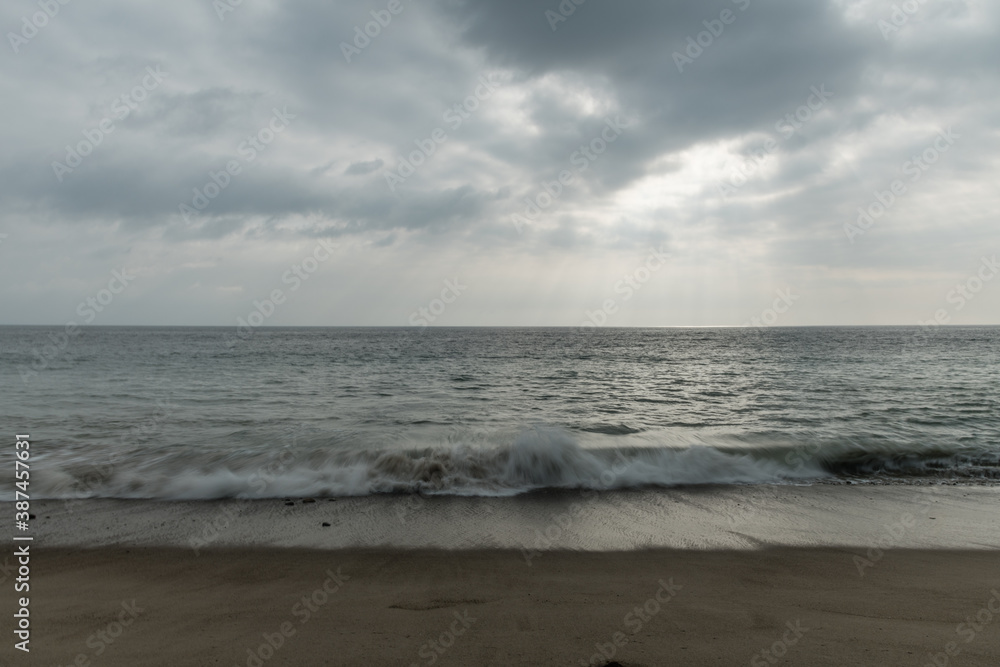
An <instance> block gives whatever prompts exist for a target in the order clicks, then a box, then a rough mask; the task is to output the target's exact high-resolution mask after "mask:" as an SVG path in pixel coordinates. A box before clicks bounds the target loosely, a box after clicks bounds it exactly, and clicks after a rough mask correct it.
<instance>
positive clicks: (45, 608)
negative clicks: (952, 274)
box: [0, 547, 1000, 667]
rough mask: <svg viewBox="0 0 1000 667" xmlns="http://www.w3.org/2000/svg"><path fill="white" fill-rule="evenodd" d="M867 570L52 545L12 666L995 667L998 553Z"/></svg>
mask: <svg viewBox="0 0 1000 667" xmlns="http://www.w3.org/2000/svg"><path fill="white" fill-rule="evenodd" d="M859 554H860V555H864V554H865V552H864V550H863V549H846V548H787V547H782V548H773V549H764V550H756V551H695V550H652V551H623V552H616V553H606V552H605V553H594V552H591V553H586V552H566V551H554V552H546V553H542V554H541V555H539V556H537V557H535V558H534V559H533V561H532V563H531V565H528V564H527V562H526V560H525V557H524V554H523V553H522V552H519V551H516V550H513V551H511V550H508V551H500V550H486V551H432V550H420V551H405V550H395V549H377V550H326V551H320V550H316V551H311V550H299V549H283V550H282V549H269V548H236V549H219V550H212V549H209V550H207V551H203V552H202V553H201V554H200V555H195V553H194V552H193V551H192V550H191V549H183V548H177V549H172V548H128V549H126V548H114V547H107V548H99V549H85V550H80V549H54V548H48V549H44V548H39V549H36V550H33V558H32V563H31V565H32V584H31V585H32V588H31V596H32V597H31V600H32V602H31V618H32V621H33V635H32V640H31V648H32V650H31V653H30V655H25V654H23V653H21V652H19V651H15V650H14V649H13V640H12V637H13V635H12V633H11V630H12V618H11V614H10V612H5V613H4V614H3V616H4V619H5V620H4V623H3V624H2V630H3V635H4V637H6V639H5V640H4V645H3V647H2V648H0V663H2V664H4V665H8V664H9V665H29V664H30V665H45V666H46V667H51V666H53V665H68V664H80V665H95V666H97V665H100V666H109V667H110V666H112V665H128V666H130V667H132V666H136V665H222V666H225V667H230V666H232V665H248V664H249V665H258V666H259V665H296V666H307V665H365V666H368V665H404V666H408V665H432V664H433V665H580V664H588V663H589V662H590V660H591V658H592V657H593V656H595V654H597V653H598V650H599V648H598V647H599V646H601V647H603V648H604V651H605V652H606V653H608V654H610V653H611V651H612V649H613V650H614V655H613V657H612V658H611V659H612V660H615V661H618V662H620V663H621V664H622V665H626V666H628V665H768V664H783V665H914V666H922V665H925V664H934V663H932V662H931V655H935V656H937V657H936V660H937V664H938V665H944V664H948V665H958V666H962V667H972V666H975V665H983V666H986V665H989V666H991V667H994V666H996V665H997V664H1000V614H998V613H993V612H992V611H989V605H988V602H989V601H990V598H991V596H993V595H996V596H997V599H996V600H995V601H994V602H992V607H993V609H994V610H998V611H1000V594H998V593H994V592H993V591H996V590H1000V554H998V553H997V552H996V551H995V550H980V551H957V550H941V549H938V550H912V551H909V550H898V551H887V552H885V553H884V555H881V558H877V556H878V555H879V552H873V553H872V556H875V557H876V558H874V559H873V560H872V561H871V565H870V566H868V567H864V576H861V575H860V574H859V565H858V562H857V561H856V560H855V556H856V555H859ZM328 571H329V574H328ZM338 572H339V573H340V575H339V576H340V577H341V578H342V579H344V581H343V583H342V585H338V583H337V582H336V581H335V580H331V579H330V574H333V575H338ZM671 580H672V583H673V584H674V585H675V586H680V589H679V590H675V591H674V592H675V595H674V597H672V598H670V593H668V592H667V591H666V590H665V589H664V588H663V587H662V585H661V583H660V582H661V581H663V582H665V583H666V584H668V585H669V584H671ZM324 584H325V585H326V587H327V589H328V590H329V591H331V592H329V593H328V592H326V591H323V587H324ZM6 585H9V581H8V583H7V584H5V586H6ZM658 592H659V597H660V599H661V600H668V601H666V602H664V603H663V604H660V603H659V602H656V603H652V602H650V601H651V600H653V599H655V597H656V595H657V593H658ZM314 594H315V595H314ZM303 596H306V597H307V598H308V597H313V596H314V597H313V602H311V604H312V610H309V607H307V606H306V605H304V604H303V603H302V598H303ZM11 597H12V594H10V595H8V596H6V597H5V599H7V600H10V599H11ZM133 600H134V601H135V602H134V605H135V607H134V608H133V609H131V610H129V609H128V608H129V607H130V605H131V604H132V601H133ZM123 604H124V607H123ZM647 604H648V607H647V611H643V612H642V613H641V614H637V613H636V612H635V608H636V607H637V606H643V605H647ZM297 605H298V606H297ZM12 606H13V605H12V604H11V603H10V602H8V603H6V604H5V608H6V609H11V607H12ZM657 607H659V610H658V611H657V610H656V608H657ZM983 610H986V611H983ZM651 612H652V613H651ZM307 613H308V616H307ZM977 614H979V616H980V620H985V619H986V618H987V616H989V620H988V621H987V622H986V623H985V625H982V626H980V625H978V624H977V626H976V627H978V628H979V630H975V629H973V627H972V626H970V625H964V626H963V625H961V624H963V623H966V620H967V618H971V619H972V620H973V621H974V619H975V617H976V615H977ZM133 615H134V616H135V617H134V620H133V618H132V616H133ZM121 621H126V622H127V623H129V625H128V626H127V627H122V626H119V625H118V623H120V622H121ZM789 624H791V626H789ZM283 625H284V628H285V630H286V634H287V635H288V636H287V637H283V638H281V640H280V641H279V640H278V639H277V638H276V636H275V635H276V633H280V632H281V629H282V626H283ZM789 627H795V628H797V630H796V631H795V632H793V631H791V630H789ZM452 632H454V633H455V634H454V635H453V634H452ZM101 633H103V637H102V635H101ZM615 633H621V634H620V635H618V637H617V638H618V640H619V643H620V644H621V646H618V647H616V646H614V641H615ZM265 634H266V635H271V638H272V641H274V643H277V644H280V647H279V648H278V649H277V650H276V651H269V650H268V649H266V648H265V649H264V650H263V651H262V652H261V651H260V647H261V646H262V645H263V644H264V641H265V640H264V637H263V635H265ZM106 640H110V643H109V642H108V641H106ZM622 640H627V641H622ZM432 641H433V642H436V644H434V645H433V646H432V645H431V643H430V642H432ZM950 642H955V645H954V646H953V647H951V648H952V650H953V652H954V650H958V651H960V653H958V654H957V657H950V658H949V657H948V656H947V655H946V653H945V652H946V651H947V650H948V648H949V643H950ZM445 644H447V645H449V646H448V648H444V645H445ZM435 647H438V648H435ZM248 649H251V650H253V651H254V652H257V653H258V654H259V655H263V657H264V658H266V659H265V660H260V659H259V658H251V657H250V654H249V653H248ZM772 649H773V650H774V651H775V652H777V653H782V654H783V657H774V656H773V655H771V660H773V661H774V662H771V661H770V660H768V656H766V655H764V654H763V653H762V651H764V650H768V651H770V650H772ZM597 657H598V658H599V660H595V661H594V664H600V665H603V664H605V663H606V662H607V660H605V659H604V657H602V656H600V655H598V656H597ZM74 661H78V662H76V663H74Z"/></svg>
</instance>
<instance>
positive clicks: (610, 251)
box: [0, 0, 1000, 327]
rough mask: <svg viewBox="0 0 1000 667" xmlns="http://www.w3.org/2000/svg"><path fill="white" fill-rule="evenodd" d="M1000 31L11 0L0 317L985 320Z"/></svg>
mask: <svg viewBox="0 0 1000 667" xmlns="http://www.w3.org/2000/svg"><path fill="white" fill-rule="evenodd" d="M64 3H65V4H64ZM998 27H1000V3H995V2H982V1H979V0H967V1H961V0H923V1H918V0H907V2H903V3H900V2H882V1H874V0H872V1H869V0H862V1H858V2H849V1H834V2H826V3H824V2H796V1H787V2H767V1H765V0H735V1H733V0H723V1H720V2H688V3H667V2H653V1H644V0H631V1H628V2H621V1H620V0H619V1H616V2H612V1H611V0H606V1H602V0H583V1H582V0H563V1H562V2H561V3H560V2H559V1H558V0H531V1H528V0H421V1H419V2H415V1H413V0H370V1H361V0H344V1H341V2H336V3H331V2H320V1H316V2H312V1H305V0H302V1H289V2H271V1H269V0H198V1H186V0H178V1H176V2H171V3H153V2H124V1H114V0H87V1H86V2H84V1H83V0H35V1H34V2H31V1H28V0H10V1H8V2H4V3H3V5H2V6H0V30H2V31H3V33H4V36H5V37H4V44H3V45H2V47H0V52H2V55H0V94H2V99H3V100H4V102H3V104H2V105H0V117H2V119H3V122H2V123H0V146H2V147H3V150H2V151H0V278H2V280H0V324H52V325H63V324H69V323H71V322H75V323H78V324H81V325H83V324H92V325H219V326H234V327H238V326H241V325H243V326H252V327H255V326H291V325H302V326H320V325H330V326H354V325H379V326H413V325H416V326H423V325H432V326H438V325H444V326H487V325H491V326H497V325H499V326H542V325H551V326H614V327H618V326H738V325H747V324H749V325H751V326H805V325H865V324H872V325H911V324H917V323H922V322H931V321H934V322H938V323H945V324H1000V268H998V267H997V266H996V257H997V254H998V253H1000V231H998V224H997V222H998V217H1000V188H998V187H997V185H996V184H997V183H998V182H1000V86H998V82H1000V67H998V64H1000V38H998V37H1000V35H998Z"/></svg>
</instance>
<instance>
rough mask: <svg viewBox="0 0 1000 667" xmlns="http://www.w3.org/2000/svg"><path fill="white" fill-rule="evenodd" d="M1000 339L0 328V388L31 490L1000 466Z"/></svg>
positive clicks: (229, 490) (761, 480)
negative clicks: (25, 444) (25, 447)
mask: <svg viewBox="0 0 1000 667" xmlns="http://www.w3.org/2000/svg"><path fill="white" fill-rule="evenodd" d="M998 350H1000V328H998V327H947V328H930V329H925V328H921V327H829V328H824V327H817V328H765V329H755V328H715V329H704V328H698V329H610V328H608V329H599V328H595V329H569V328H267V329H257V330H254V331H253V332H252V334H249V335H247V334H245V333H244V334H243V335H242V336H241V335H237V332H236V331H235V329H233V328H184V327H174V328H154V327H85V328H81V329H79V330H75V331H73V332H72V333H68V332H67V331H66V330H65V329H64V328H62V327H26V326H8V327H0V357H2V359H3V363H2V365H0V368H2V373H3V382H4V387H5V390H4V392H3V394H2V397H0V403H2V410H3V413H4V414H6V415H7V416H8V429H11V433H12V434H13V433H18V434H23V433H28V434H30V435H31V443H32V473H31V474H32V477H31V488H32V491H33V494H32V497H33V498H36V499H42V498H49V499H57V498H63V499H65V498H121V499H130V498H134V499H154V500H179V499H186V500H197V499H215V498H286V497H289V498H304V497H314V498H322V497H331V498H335V497H346V496H368V495H375V494H416V493H419V494H422V495H426V496H431V495H443V496H447V495H451V496H513V495H519V494H525V493H528V492H537V491H542V490H547V489H593V490H597V491H601V490H609V489H633V488H635V489H645V490H647V491H648V490H655V489H665V488H671V487H688V486H692V485H736V484H739V485H759V484H794V485H810V484H890V485H892V484H942V483H949V484H950V483H961V484H977V485H997V484H998V483H1000V383H998V382H997V379H998V371H1000V357H998ZM13 453H14V450H13V447H10V448H7V450H6V451H3V452H2V453H0V456H2V457H4V458H5V459H12V458H13ZM8 463H11V469H13V467H12V461H8ZM13 491H14V487H13V475H11V476H7V477H5V478H3V479H0V493H2V494H3V496H4V497H5V498H8V499H9V498H11V497H13Z"/></svg>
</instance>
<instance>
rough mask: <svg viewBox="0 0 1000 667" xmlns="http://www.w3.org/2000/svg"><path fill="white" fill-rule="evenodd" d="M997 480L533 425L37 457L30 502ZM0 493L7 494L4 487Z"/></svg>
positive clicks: (970, 455)
mask: <svg viewBox="0 0 1000 667" xmlns="http://www.w3.org/2000/svg"><path fill="white" fill-rule="evenodd" d="M934 476H938V477H945V478H949V479H954V478H959V479H966V480H983V481H990V480H992V481H997V480H1000V455H997V454H996V453H992V454H989V453H984V452H978V453H977V452H966V453H963V454H955V453H953V452H943V451H934V450H930V449H916V448H913V449H909V450H904V449H900V448H899V447H895V448H888V447H883V448H881V449H880V448H873V447H872V446H871V445H865V446H863V447H862V446H859V445H856V444H853V443H842V444H830V443H827V444H824V445H823V446H822V447H820V446H818V445H812V446H810V445H798V446H788V445H787V444H785V445H781V446H771V447H764V446H751V447H746V446H744V447H733V446H731V444H730V445H726V444H718V443H717V444H714V445H713V444H704V443H699V444H693V445H689V446H669V447H664V446H611V447H598V448H592V447H583V446H581V445H580V444H579V443H578V442H577V440H576V439H575V438H574V436H573V435H572V434H570V433H568V432H566V431H562V430H559V429H546V428H534V429H529V430H526V431H524V432H522V433H521V434H520V435H518V436H517V437H516V438H515V439H514V440H513V442H511V443H507V444H500V445H497V444H494V445H490V444H478V445H449V446H441V447H424V448H410V449H402V450H401V449H382V450H379V449H376V450H372V449H353V450H333V451H330V450H324V449H315V450H312V451H306V452H294V451H291V450H284V451H282V452H281V453H280V454H277V455H275V454H274V453H271V454H254V455H248V454H236V453H233V452H230V453H227V454H225V455H222V454H219V453H215V454H203V455H202V456H201V457H193V456H192V455H191V454H190V453H189V452H186V453H184V454H183V455H180V454H178V455H175V456H159V457H155V458H152V459H151V458H150V457H149V455H148V452H147V453H146V454H145V455H140V453H136V454H134V455H133V456H131V457H130V456H124V455H123V456H121V457H120V460H116V459H115V457H114V456H112V457H110V459H107V460H106V461H105V463H104V464H102V465H95V464H93V463H88V462H84V461H82V460H79V459H78V460H75V461H61V462H57V461H56V460H53V459H48V460H44V461H43V460H39V461H38V462H37V467H36V470H34V471H33V478H32V487H33V489H34V491H35V494H36V497H44V498H86V497H91V498H147V499H165V500H166V499H172V500H192V499H215V498H280V497H310V496H311V497H335V496H366V495H373V494H389V493H397V494H405V493H421V494H426V495H457V496H511V495H517V494H521V493H527V492H531V491H538V490H543V489H595V490H612V489H629V488H643V487H673V486H684V485H699V484H783V483H809V482H816V481H831V480H838V479H840V480H845V479H852V480H868V481H877V480H892V479H897V480H898V479H914V478H926V477H934ZM3 491H4V495H5V496H6V495H10V496H13V490H12V487H8V488H7V489H4V490H3Z"/></svg>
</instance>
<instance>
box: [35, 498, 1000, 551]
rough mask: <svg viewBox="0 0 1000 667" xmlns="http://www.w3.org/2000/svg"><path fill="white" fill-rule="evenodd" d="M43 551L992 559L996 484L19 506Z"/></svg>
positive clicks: (999, 540) (998, 501)
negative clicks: (915, 554) (681, 552)
mask: <svg viewBox="0 0 1000 667" xmlns="http://www.w3.org/2000/svg"><path fill="white" fill-rule="evenodd" d="M32 510H33V511H34V513H35V514H36V517H37V519H36V520H34V521H33V522H32V530H33V531H34V533H33V534H34V535H35V544H37V545H39V546H40V547H41V546H45V547H116V546H136V547H139V546H142V547H154V546H162V547H170V546H175V547H184V548H188V549H191V550H193V551H200V550H203V549H209V548H219V547H233V548H237V547H283V548H314V549H353V548H389V549H429V548H431V549H433V548H437V549H478V548H485V549H515V550H520V549H524V550H529V551H549V550H554V549H555V550H558V549H571V550H580V551H630V550H635V549H644V548H668V549H696V550H712V549H716V550H718V549H724V550H756V549H760V548H764V547H769V546H770V547H773V546H788V547H850V546H859V545H860V546H872V545H875V546H878V547H880V548H882V549H921V548H925V549H942V548H943V549H1000V486H980V485H968V486H961V485H955V486H952V485H937V486H902V485H899V486H876V485H872V486H860V485H852V486H838V485H812V486H795V485H746V486H738V485H733V486H698V487H676V488H669V489H655V490H628V491H607V492H600V493H593V492H584V493H581V492H574V491H564V492H558V493H536V494H530V495H523V496H515V497H506V498H484V497H455V496H439V497H427V496H388V495H386V496H364V497H348V498H338V499H324V498H319V499H315V500H314V502H306V501H303V500H301V499H295V500H287V501H285V500H282V499H271V500H214V501H151V500H108V499H93V500H69V501H60V500H44V501H37V500H36V501H33V503H32Z"/></svg>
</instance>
